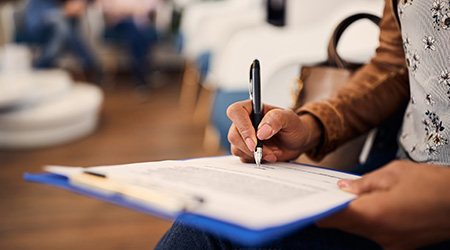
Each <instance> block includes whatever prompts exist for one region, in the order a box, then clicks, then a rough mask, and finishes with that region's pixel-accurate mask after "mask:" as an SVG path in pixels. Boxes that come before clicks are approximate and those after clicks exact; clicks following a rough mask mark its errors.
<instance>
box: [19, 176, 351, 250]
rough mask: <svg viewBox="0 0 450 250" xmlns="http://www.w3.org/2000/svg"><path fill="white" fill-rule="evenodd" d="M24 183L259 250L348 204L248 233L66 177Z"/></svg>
mask: <svg viewBox="0 0 450 250" xmlns="http://www.w3.org/2000/svg"><path fill="white" fill-rule="evenodd" d="M24 179H25V180H26V181H30V182H37V183H44V184H47V185H50V186H55V187H58V188H62V189H65V190H69V191H72V192H75V193H78V194H81V195H86V196H89V197H92V198H96V199H99V200H103V201H106V202H110V203H113V204H116V205H119V206H122V207H126V208H130V209H132V210H136V211H139V212H143V213H145V214H149V215H153V216H157V217H160V218H163V219H169V220H174V219H177V221H179V222H181V223H183V224H185V225H188V226H191V227H194V228H197V229H199V230H202V231H205V232H208V233H210V234H212V235H214V236H217V237H219V238H222V239H226V240H229V241H231V242H233V243H236V244H238V245H242V246H248V247H258V246H262V245H264V244H267V243H269V242H272V241H274V240H277V239H280V238H282V237H286V236H288V235H289V234H291V233H293V232H295V231H298V230H299V229H301V228H304V227H306V226H309V225H311V224H312V223H314V222H315V221H317V220H319V219H322V218H325V217H327V216H328V215H330V214H333V213H336V212H337V211H340V210H342V209H344V208H345V207H347V206H348V204H349V202H347V203H344V204H342V205H340V206H337V207H334V208H332V209H330V210H328V211H325V212H323V213H321V214H318V215H315V216H312V217H309V218H306V219H301V220H297V221H293V222H291V223H289V224H285V225H282V226H277V227H271V228H266V229H262V230H253V229H248V228H245V227H242V226H239V225H235V224H232V223H229V222H226V221H221V220H217V219H214V218H210V217H206V216H202V215H197V214H194V213H190V212H180V213H175V214H170V213H167V212H165V211H161V210H158V209H155V208H152V207H149V206H148V205H144V204H140V203H139V202H136V201H130V200H128V199H126V198H125V197H123V196H121V195H115V194H114V195H111V194H106V193H102V192H100V191H95V190H91V189H87V188H81V187H77V186H73V185H71V184H70V183H69V181H68V179H67V177H65V176H61V175H56V174H50V173H40V174H30V173H25V175H24Z"/></svg>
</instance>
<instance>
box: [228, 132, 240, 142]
mask: <svg viewBox="0 0 450 250" xmlns="http://www.w3.org/2000/svg"><path fill="white" fill-rule="evenodd" d="M228 141H229V142H230V143H231V144H237V143H238V141H239V135H238V134H237V132H236V130H235V129H230V131H229V132H228Z"/></svg>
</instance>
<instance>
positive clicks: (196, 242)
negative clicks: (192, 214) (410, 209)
mask: <svg viewBox="0 0 450 250" xmlns="http://www.w3.org/2000/svg"><path fill="white" fill-rule="evenodd" d="M156 249H158V250H165V249H251V248H247V247H245V246H239V245H234V244H232V243H231V242H229V241H227V240H221V239H219V238H217V237H215V236H213V235H210V234H208V233H205V232H202V231H200V230H196V229H194V228H192V227H189V226H185V225H183V223H181V222H178V221H176V222H175V223H174V224H173V226H172V228H171V229H170V230H169V231H168V232H167V233H166V234H165V235H164V237H163V238H162V239H161V241H160V242H159V243H158V246H157V247H156ZM257 249H311V250H314V249H381V248H380V247H379V246H378V245H377V244H376V243H374V242H372V241H370V240H367V239H364V238H362V237H359V236H357V235H353V234H349V233H345V232H342V231H339V230H335V229H321V228H317V227H315V226H310V227H308V228H305V229H303V230H300V231H297V232H295V233H293V234H292V235H290V236H288V237H285V238H282V239H279V240H276V241H274V242H272V243H270V244H268V245H264V246H260V247H257Z"/></svg>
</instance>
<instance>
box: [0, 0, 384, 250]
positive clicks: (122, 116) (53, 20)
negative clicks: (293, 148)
mask: <svg viewBox="0 0 450 250" xmlns="http://www.w3.org/2000/svg"><path fill="white" fill-rule="evenodd" d="M382 8H383V1H382V0H340V1H335V0H315V1H307V0H220V1H219V0H216V1H213V0H210V1H206V0H204V1H201V0H27V1H26V0H25V1H23V0H22V1H19V0H17V1H1V3H0V203H1V206H0V249H151V248H153V247H154V246H155V244H156V243H157V242H158V240H159V239H160V238H161V236H162V235H163V234H164V232H165V231H166V230H167V229H168V228H169V227H170V224H171V223H170V222H169V221H166V220H162V219H159V218H156V217H151V216H148V215H143V214H140V213H138V212H134V211H131V210H128V209H124V208H121V207H117V206H113V205H110V204H107V203H105V202H101V201H97V200H94V199H90V198H86V197H82V196H78V195H75V194H72V193H68V192H65V191H62V190H58V189H55V188H50V187H47V186H44V185H37V184H33V183H26V182H24V181H23V179H22V176H23V174H24V173H25V172H40V171H42V170H41V169H42V166H44V165H49V164H54V165H67V166H94V165H111V164H122V163H131V162H142V161H155V160H164V159H183V158H192V157H203V156H212V155H222V154H228V153H229V151H228V150H229V145H228V142H227V139H226V134H227V131H228V127H229V126H230V121H229V120H228V118H227V117H226V114H225V111H226V108H227V106H228V105H229V104H231V103H233V102H235V101H238V100H243V99H247V98H248V70H249V66H250V63H251V62H252V61H253V59H255V58H258V59H259V60H260V61H261V67H262V75H261V77H262V84H263V100H264V101H265V102H266V103H270V104H273V105H277V106H280V107H284V108H289V107H290V106H291V105H292V104H293V101H294V99H293V98H294V96H295V95H296V93H297V92H298V89H297V87H296V84H297V79H298V74H299V72H300V71H299V69H300V67H301V65H311V64H315V63H319V62H322V61H324V60H325V59H326V57H327V54H326V46H327V43H328V39H329V37H330V35H331V32H332V30H333V28H334V26H335V25H336V24H337V23H338V22H339V21H340V20H342V19H343V18H345V17H347V16H349V15H351V14H354V13H357V12H368V13H372V14H376V15H381V13H382ZM377 36H378V29H377V28H376V27H375V26H374V25H373V24H371V23H369V22H366V21H361V22H358V23H357V24H355V25H354V26H352V27H351V28H350V29H349V30H348V32H346V33H345V34H344V36H343V38H342V39H341V43H340V46H339V53H340V54H341V55H342V56H343V57H344V58H345V59H347V60H351V61H354V62H366V61H367V60H369V58H370V57H371V55H373V53H374V49H375V48H376V46H377V43H378V40H377Z"/></svg>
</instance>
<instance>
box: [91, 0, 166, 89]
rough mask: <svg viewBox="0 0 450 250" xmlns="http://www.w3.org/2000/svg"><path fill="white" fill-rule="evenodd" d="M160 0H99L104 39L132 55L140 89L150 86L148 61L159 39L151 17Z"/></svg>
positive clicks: (137, 84)
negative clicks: (118, 45)
mask: <svg viewBox="0 0 450 250" xmlns="http://www.w3.org/2000/svg"><path fill="white" fill-rule="evenodd" d="M160 2H161V1H159V0H98V3H99V4H100V6H101V8H102V10H103V12H104V15H105V20H106V28H105V39H106V40H109V41H112V42H114V43H118V44H120V45H122V46H124V47H125V48H126V49H127V51H128V54H129V55H130V57H131V62H132V71H133V74H134V76H135V78H136V87H137V88H138V89H144V90H145V89H148V88H149V83H148V81H147V72H148V70H149V62H148V60H147V58H148V56H149V53H150V48H151V47H152V45H153V44H154V43H155V42H156V40H157V32H156V28H155V26H154V24H153V22H152V20H151V17H152V14H154V11H155V9H156V7H157V6H158V4H159V3H160Z"/></svg>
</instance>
